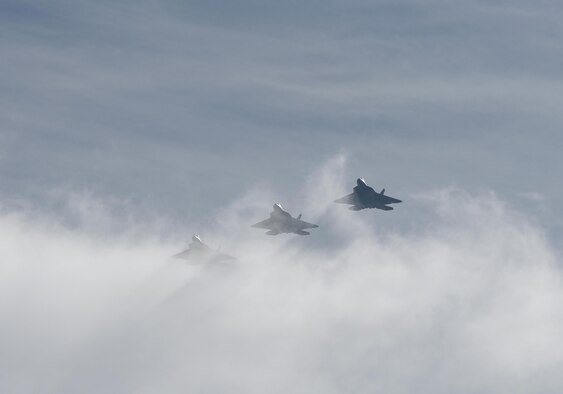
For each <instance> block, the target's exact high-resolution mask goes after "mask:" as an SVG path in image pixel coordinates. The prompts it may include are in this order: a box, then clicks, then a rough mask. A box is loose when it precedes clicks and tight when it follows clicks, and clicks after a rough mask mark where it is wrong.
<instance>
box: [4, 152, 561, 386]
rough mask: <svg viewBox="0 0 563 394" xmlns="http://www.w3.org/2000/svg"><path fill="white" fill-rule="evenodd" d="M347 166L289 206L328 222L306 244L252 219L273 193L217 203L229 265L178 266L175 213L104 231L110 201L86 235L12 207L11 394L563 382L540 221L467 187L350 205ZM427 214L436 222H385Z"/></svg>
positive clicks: (7, 353)
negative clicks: (379, 205)
mask: <svg viewBox="0 0 563 394" xmlns="http://www.w3.org/2000/svg"><path fill="white" fill-rule="evenodd" d="M346 176H347V174H346V172H345V160H344V159H343V158H336V159H334V160H332V161H331V162H329V163H328V164H327V165H326V166H324V167H323V168H321V169H319V170H318V171H317V172H315V173H313V174H311V176H310V177H309V181H308V182H306V184H304V185H302V187H301V189H300V190H301V192H300V196H303V201H302V203H301V204H299V203H298V199H297V198H295V200H294V201H290V206H289V207H288V206H286V207H287V208H290V209H291V208H294V209H293V211H294V212H292V213H293V214H297V212H296V210H298V209H303V212H304V214H305V215H307V219H308V220H311V221H314V222H317V223H319V224H320V225H321V227H320V228H318V229H314V230H313V233H312V234H311V235H310V236H307V237H298V236H292V235H283V236H277V237H268V236H266V235H264V234H263V232H261V231H259V230H256V229H251V228H250V227H249V225H250V224H252V223H253V220H254V219H260V218H261V216H264V215H267V213H268V212H269V211H268V209H269V207H270V205H271V202H273V201H272V200H273V198H275V192H274V191H272V190H267V189H265V188H256V189H253V190H249V191H248V193H246V194H244V195H242V196H241V197H240V198H239V199H237V200H235V201H233V202H232V203H231V204H230V205H229V206H227V207H224V208H223V209H221V210H220V211H218V212H217V217H216V220H215V221H213V224H212V225H210V226H209V227H208V228H206V229H205V231H206V233H205V234H204V241H206V242H207V243H209V244H210V245H211V246H212V247H215V248H221V250H223V251H225V252H228V253H229V254H232V255H233V256H235V257H236V261H233V262H231V263H230V264H229V265H223V266H217V265H213V264H200V265H198V264H185V263H184V262H181V261H177V260H174V259H172V258H171V257H170V256H171V255H172V254H173V253H176V252H178V251H179V250H181V248H182V247H184V244H183V243H182V242H183V241H182V240H183V239H184V238H186V239H187V238H189V236H190V235H191V234H182V235H181V237H180V236H170V235H169V234H168V233H166V231H164V230H163V229H165V224H163V223H160V225H159V226H156V227H155V228H154V230H153V231H152V232H151V231H148V230H147V228H146V227H142V228H139V227H137V228H135V226H134V225H133V224H131V223H132V222H131V223H127V224H128V226H131V227H127V226H122V230H121V232H120V233H117V234H115V233H114V234H115V235H112V236H108V235H107V233H106V234H105V235H104V231H101V229H103V228H105V227H110V228H112V229H115V228H116V227H117V226H116V223H112V220H114V221H117V220H119V219H118V218H114V219H112V215H111V214H108V215H106V214H104V202H103V201H98V203H97V204H96V206H97V207H98V208H99V209H96V210H90V209H85V210H83V211H81V215H82V216H81V220H80V221H78V223H80V225H74V226H69V225H68V221H65V220H62V219H60V218H57V217H53V215H49V214H48V213H44V214H37V213H36V214H34V215H28V214H27V213H26V212H25V211H24V210H22V209H20V210H17V209H15V208H11V209H3V210H2V214H1V215H0V257H1V262H0V270H1V271H0V313H1V316H2V317H3V319H2V320H3V321H2V325H1V328H0V347H1V349H2V351H1V352H0V375H1V376H0V391H2V392H9V393H76V392H81V393H100V392H106V393H108V392H116V393H117V392H119V393H163V392H166V393H180V392H183V393H184V392H189V393H224V392H231V393H265V392H266V393H287V392H292V393H342V392H349V393H410V392H418V393H451V392H457V393H478V392H479V393H482V392H496V393H503V392H506V393H529V392H536V393H550V392H554V393H555V392H557V390H558V389H559V388H560V387H561V385H562V384H563V378H562V377H561V375H560V374H558V373H556V372H557V371H558V370H560V368H561V366H562V362H563V352H562V349H563V312H562V311H561V308H560V307H559V306H560V305H561V302H562V301H563V286H562V283H561V264H560V254H559V251H558V250H556V249H555V248H554V247H553V246H552V245H551V244H550V242H549V241H548V239H547V237H546V234H545V232H544V230H543V229H542V227H541V225H539V224H538V223H535V221H534V219H533V218H531V217H526V216H525V215H524V214H523V213H521V212H517V211H515V210H514V209H513V208H511V206H510V205H509V204H507V203H506V202H504V201H503V199H502V198H501V197H499V196H496V195H495V194H494V193H493V192H483V193H476V192H467V191H464V190H460V189H456V188H444V189H440V190H432V191H428V192H426V193H424V194H419V195H413V196H401V197H403V199H404V201H405V202H404V203H403V204H400V205H399V206H397V208H396V211H395V212H373V211H371V210H370V211H362V212H351V211H348V210H347V209H346V208H345V207H342V206H337V204H332V203H331V201H332V200H331V198H326V197H327V196H335V197H339V194H342V191H343V190H346V189H345V188H343V187H345V185H346V182H345V179H346ZM73 198H75V199H79V197H77V196H74V197H73ZM76 204H77V206H84V203H83V202H81V201H76ZM409 205H410V207H409ZM86 206H88V207H90V206H92V205H91V204H86ZM413 207H414V208H413ZM415 208H416V209H417V210H420V211H423V212H424V213H425V214H424V215H422V217H425V218H427V221H426V222H420V221H419V222H415V223H414V224H413V225H412V226H411V227H410V228H409V227H405V228H399V229H394V228H391V229H389V228H386V226H385V225H384V222H382V221H383V219H382V218H383V217H384V215H385V217H391V216H392V215H394V214H396V213H397V212H398V211H399V210H401V209H403V210H406V211H407V212H408V211H409V210H411V211H412V210H413V209H415ZM112 209H113V208H111V207H110V208H108V210H107V211H108V212H110V213H111V212H112ZM418 217H421V215H420V214H419V215H418ZM92 223H94V224H92ZM100 223H102V224H100ZM100 226H101V227H100ZM104 226H105V227H104ZM193 231H194V232H195V231H196V229H193Z"/></svg>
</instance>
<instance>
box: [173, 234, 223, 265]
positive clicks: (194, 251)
mask: <svg viewBox="0 0 563 394" xmlns="http://www.w3.org/2000/svg"><path fill="white" fill-rule="evenodd" d="M172 257H174V258H176V259H183V260H187V261H188V262H190V263H192V264H198V263H200V264H204V263H224V262H226V261H228V260H234V257H232V256H229V255H228V254H224V253H220V252H218V251H215V250H213V249H211V248H210V247H209V246H208V245H206V244H204V243H203V242H202V241H201V238H200V237H199V235H194V236H193V237H192V242H191V243H190V244H189V245H188V249H186V250H184V251H182V252H180V253H177V254H175V255H174V256H172Z"/></svg>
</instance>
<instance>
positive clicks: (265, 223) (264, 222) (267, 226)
mask: <svg viewBox="0 0 563 394" xmlns="http://www.w3.org/2000/svg"><path fill="white" fill-rule="evenodd" d="M273 224H274V221H273V220H272V218H268V219H266V220H262V221H261V222H258V223H256V224H253V225H252V226H251V227H254V228H265V229H268V230H270V229H271V228H272V225H273Z"/></svg>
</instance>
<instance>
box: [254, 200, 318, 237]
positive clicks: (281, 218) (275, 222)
mask: <svg viewBox="0 0 563 394" xmlns="http://www.w3.org/2000/svg"><path fill="white" fill-rule="evenodd" d="M251 227H254V228H264V229H267V230H269V231H267V232H266V234H268V235H278V234H281V233H286V234H287V233H294V234H299V235H309V232H307V231H303V230H304V229H308V228H317V227H319V226H317V225H316V224H312V223H307V222H305V221H303V220H301V215H299V216H297V217H296V218H294V217H292V216H291V215H290V214H289V212H287V211H285V210H284V209H283V208H282V206H281V205H280V204H274V210H273V211H272V212H271V213H270V217H269V218H268V219H266V220H262V221H261V222H258V223H256V224H253V225H252V226H251Z"/></svg>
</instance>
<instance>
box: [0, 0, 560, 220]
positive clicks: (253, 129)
mask: <svg viewBox="0 0 563 394" xmlns="http://www.w3.org/2000/svg"><path fill="white" fill-rule="evenodd" d="M1 11H2V12H1V13H0V18H2V19H1V25H2V27H1V29H2V34H1V35H0V42H1V44H2V57H1V60H0V74H1V77H0V78H1V79H0V83H1V87H2V89H1V90H0V100H1V101H0V108H1V109H0V116H1V118H0V119H1V124H2V129H1V134H0V137H1V142H2V144H1V148H0V164H1V166H0V177H1V178H0V179H1V181H2V187H1V193H2V195H3V196H4V199H6V200H18V201H19V202H20V203H21V200H25V201H26V202H29V203H30V204H32V205H34V206H42V207H44V208H45V207H46V206H48V207H46V209H47V210H49V209H57V208H58V207H59V206H60V204H61V199H64V198H63V197H62V195H64V194H65V193H68V192H75V193H79V194H86V195H94V196H97V197H101V198H103V199H105V200H109V199H114V202H115V203H116V204H118V205H119V204H126V205H127V207H128V209H133V210H134V211H135V212H136V213H137V214H141V213H144V214H151V213H153V212H155V213H156V214H157V215H166V216H168V217H170V218H173V219H177V220H178V221H179V222H181V221H186V220H189V221H195V222H199V221H200V220H202V218H204V219H208V218H210V217H211V216H212V215H214V214H215V213H216V212H217V208H218V206H225V205H227V204H229V203H230V202H231V201H232V200H233V199H234V198H237V197H239V196H240V195H242V194H244V193H245V192H246V191H248V190H249V189H251V188H253V187H265V185H267V186H268V187H270V188H272V189H273V190H274V191H275V196H274V197H276V199H277V200H280V201H281V202H286V203H291V204H292V205H293V204H296V205H298V204H299V197H298V196H296V195H297V193H298V192H299V187H300V185H301V184H302V182H303V180H304V179H306V178H307V177H308V176H310V174H311V172H312V171H314V169H315V168H316V167H317V166H319V165H322V164H323V163H324V162H326V161H327V160H329V159H330V158H332V157H333V156H335V155H337V154H340V153H343V154H345V155H346V156H347V157H348V161H349V163H348V165H349V167H348V168H349V178H350V179H349V182H347V183H346V186H347V187H348V188H350V187H352V186H353V185H354V180H355V178H356V177H358V176H363V177H365V178H366V179H367V180H368V181H370V182H371V183H372V184H373V185H374V186H375V187H376V188H377V189H379V188H382V187H387V190H388V192H389V193H394V194H396V195H398V196H399V197H403V199H406V200H408V197H409V196H411V195H412V194H416V193H418V192H421V191H426V190H432V189H434V188H441V187H444V186H451V185H455V186H460V187H462V188H464V189H466V190H477V191H482V190H493V191H495V192H496V193H499V194H501V195H502V196H503V197H506V198H507V199H510V200H511V201H515V203H521V204H528V205H529V206H527V207H525V208H526V209H527V210H529V211H536V207H534V206H535V205H538V204H540V205H542V209H544V210H545V209H548V210H549V211H550V214H549V215H547V216H546V218H545V219H546V220H548V219H549V220H550V221H552V223H550V225H553V226H559V225H560V222H559V220H558V219H555V218H556V217H557V216H558V214H559V213H560V209H559V206H561V204H562V203H563V199H561V198H560V195H561V194H562V193H563V188H562V187H561V182H560V181H559V174H558V169H559V168H561V166H562V165H563V156H561V155H560V154H559V148H560V147H561V146H562V143H563V140H562V138H563V135H562V133H561V131H560V130H561V126H562V124H563V118H562V116H561V111H560V110H559V103H560V102H561V99H562V97H563V88H562V85H561V73H562V72H563V71H562V70H563V67H561V66H562V64H563V52H562V49H561V45H560V38H561V35H562V34H563V22H562V20H563V19H562V18H561V16H562V11H563V6H562V5H560V4H559V3H557V2H550V1H541V2H534V3H533V4H531V3H529V2H524V1H522V2H518V1H509V2H508V1H507V2H503V1H467V2H465V1H464V2H461V1H460V2H457V1H396V0H394V1H346V2H344V1H322V2H321V1H284V2H262V1H236V2H218V1H187V2H186V1H178V2H173V1H154V2H151V1H144V2H142V1H134V2H128V1H123V2H118V3H117V4H116V2H113V1H111V2H109V1H108V2H104V1H95V2H94V1H91V2H79V1H42V2H37V1H3V2H2V5H1ZM337 197H339V196H327V199H328V200H332V199H334V198H337ZM269 204H270V202H268V205H269ZM544 205H545V206H544ZM404 209H408V208H404ZM412 215H416V210H413V211H409V216H412Z"/></svg>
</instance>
